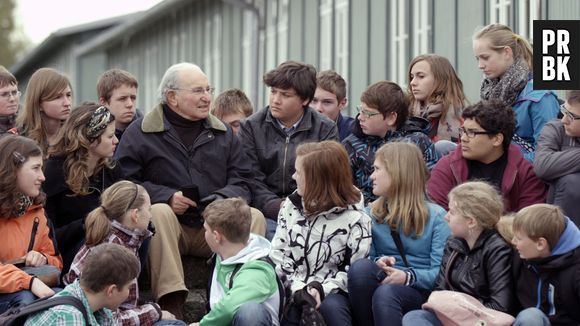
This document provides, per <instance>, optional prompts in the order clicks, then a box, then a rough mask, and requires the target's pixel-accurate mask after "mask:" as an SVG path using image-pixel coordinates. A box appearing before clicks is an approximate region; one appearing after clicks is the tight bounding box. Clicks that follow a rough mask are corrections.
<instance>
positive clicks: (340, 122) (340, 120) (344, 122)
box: [336, 112, 354, 141]
mask: <svg viewBox="0 0 580 326" xmlns="http://www.w3.org/2000/svg"><path fill="white" fill-rule="evenodd" d="M336 127H337V128H338V137H339V138H340V141H343V140H344V139H345V138H346V137H348V135H350V134H351V133H352V128H353V127H354V118H352V117H349V116H343V115H342V113H340V112H338V117H337V118H336Z"/></svg>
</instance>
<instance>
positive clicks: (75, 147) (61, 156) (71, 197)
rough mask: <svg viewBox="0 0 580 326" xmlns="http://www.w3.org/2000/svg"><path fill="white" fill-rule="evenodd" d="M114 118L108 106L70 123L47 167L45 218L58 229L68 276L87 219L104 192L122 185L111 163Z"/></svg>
mask: <svg viewBox="0 0 580 326" xmlns="http://www.w3.org/2000/svg"><path fill="white" fill-rule="evenodd" d="M114 120H115V117H114V116H113V115H112V114H111V112H109V110H108V109H107V108H106V107H104V106H98V105H96V104H86V105H82V106H80V107H78V108H76V109H75V110H73V112H72V113H71V116H70V118H69V119H68V120H67V121H66V122H65V124H64V125H63V128H62V132H61V134H60V136H59V139H58V141H57V142H56V144H55V145H54V148H51V151H50V152H49V159H48V160H47V162H46V169H45V172H46V177H47V178H46V183H45V184H44V191H45V192H46V195H47V201H46V213H47V215H48V217H49V218H50V219H51V220H52V221H53V223H54V224H55V227H56V240H57V243H58V246H59V249H60V251H61V253H62V255H63V260H64V269H63V271H64V272H68V267H69V266H70V263H71V262H72V259H73V258H74V256H75V254H76V253H77V252H78V250H79V248H80V246H81V244H82V241H83V239H84V237H85V232H84V230H83V223H84V218H85V217H86V216H87V214H88V213H89V212H90V211H91V210H93V209H94V208H96V207H97V206H99V196H100V194H101V192H102V191H103V190H104V189H106V188H107V187H109V186H110V185H112V184H113V183H115V182H117V181H119V180H122V179H123V174H122V172H121V167H120V166H119V165H118V164H115V161H114V160H113V159H112V157H113V154H114V152H115V147H116V146H117V143H118V141H117V137H115V123H114Z"/></svg>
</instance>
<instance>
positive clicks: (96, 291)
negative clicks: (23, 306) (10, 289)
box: [25, 243, 139, 326]
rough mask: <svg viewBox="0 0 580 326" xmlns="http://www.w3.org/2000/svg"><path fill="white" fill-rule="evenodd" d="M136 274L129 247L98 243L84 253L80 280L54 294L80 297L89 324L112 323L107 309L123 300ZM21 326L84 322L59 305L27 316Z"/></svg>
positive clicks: (75, 312)
mask: <svg viewBox="0 0 580 326" xmlns="http://www.w3.org/2000/svg"><path fill="white" fill-rule="evenodd" d="M138 274H139V260H138V259H137V256H135V254H134V253H132V252H131V251H130V250H129V249H127V248H125V247H123V246H121V245H118V244H113V243H105V244H100V245H98V246H96V247H94V249H93V250H92V251H91V253H90V254H89V255H88V256H87V258H86V262H85V266H84V267H83V269H82V274H81V277H80V280H77V281H75V282H74V283H72V284H70V285H67V287H65V288H64V290H62V291H61V292H59V293H57V294H56V295H55V296H74V297H76V298H78V299H80V300H81V301H82V302H83V303H84V306H85V309H86V310H87V312H88V313H89V319H90V324H91V325H114V324H116V321H115V320H113V314H112V312H111V310H116V309H117V307H119V305H121V303H123V302H124V301H125V300H126V299H127V297H128V296H129V286H130V285H131V281H132V280H134V279H135V278H136V277H137V275H138ZM25 325H26V326H32V325H39V326H40V325H84V318H83V314H82V312H81V311H79V310H77V309H76V308H74V307H73V306H69V305H60V306H56V307H52V308H50V309H48V310H46V311H43V312H40V313H37V314H35V315H32V316H30V317H29V318H28V320H27V321H26V324H25Z"/></svg>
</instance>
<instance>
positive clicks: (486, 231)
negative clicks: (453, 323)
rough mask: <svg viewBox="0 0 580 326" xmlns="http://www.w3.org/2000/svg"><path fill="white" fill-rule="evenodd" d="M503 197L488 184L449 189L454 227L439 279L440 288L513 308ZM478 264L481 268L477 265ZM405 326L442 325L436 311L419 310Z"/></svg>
mask: <svg viewBox="0 0 580 326" xmlns="http://www.w3.org/2000/svg"><path fill="white" fill-rule="evenodd" d="M502 213H503V200H502V198H501V195H500V194H499V193H498V192H497V190H495V189H494V188H493V187H492V186H491V185H490V184H488V183H485V182H476V181H472V182H466V183H463V184H460V185H459V186H457V187H455V188H453V190H451V192H450V193H449V212H448V213H447V215H445V219H446V220H447V223H448V224H449V228H450V229H451V237H449V239H447V243H446V244H445V251H444V254H443V259H442V263H441V269H440V270H439V276H438V277H437V279H436V281H435V290H451V291H459V292H463V293H467V294H469V295H471V296H472V297H474V298H476V299H478V300H479V301H481V303H483V304H484V305H485V306H486V307H487V308H491V309H495V310H499V311H502V312H509V311H510V310H511V308H512V307H511V306H512V303H513V296H514V293H513V286H512V285H513V281H512V275H511V261H512V247H511V245H509V244H508V243H507V242H506V241H505V240H504V239H503V238H502V236H501V235H500V233H499V232H498V230H497V227H498V226H497V224H498V222H499V220H500V217H501V214H502ZM474 266H477V268H474ZM403 325H441V322H440V321H439V319H437V316H436V315H435V313H433V312H432V311H429V310H426V309H423V310H413V311H411V312H409V313H407V314H405V317H404V318H403Z"/></svg>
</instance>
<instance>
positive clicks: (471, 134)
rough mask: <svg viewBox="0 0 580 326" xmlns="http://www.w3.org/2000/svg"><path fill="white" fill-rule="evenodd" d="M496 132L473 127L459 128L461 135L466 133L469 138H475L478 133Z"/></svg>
mask: <svg viewBox="0 0 580 326" xmlns="http://www.w3.org/2000/svg"><path fill="white" fill-rule="evenodd" d="M493 134H495V133H494V132H491V131H485V130H473V129H465V128H463V127H461V128H459V137H462V136H463V135H466V136H467V138H475V136H477V135H493Z"/></svg>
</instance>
